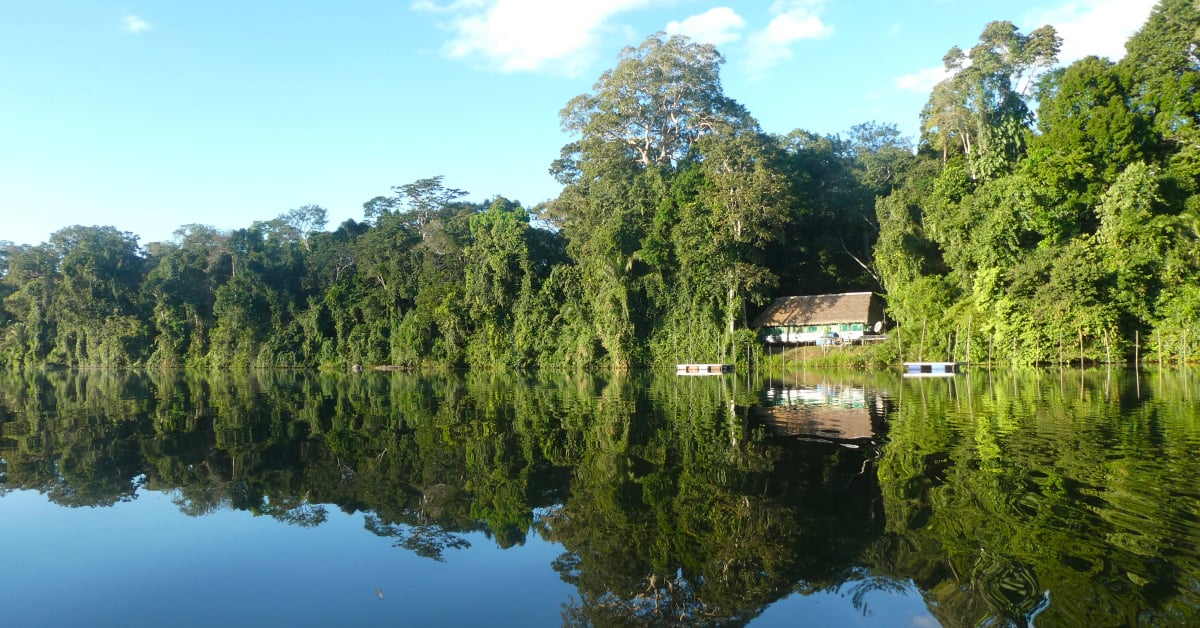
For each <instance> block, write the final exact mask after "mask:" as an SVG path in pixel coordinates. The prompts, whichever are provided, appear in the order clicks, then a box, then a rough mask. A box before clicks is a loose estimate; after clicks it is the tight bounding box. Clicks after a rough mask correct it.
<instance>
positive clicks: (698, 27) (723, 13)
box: [667, 7, 746, 45]
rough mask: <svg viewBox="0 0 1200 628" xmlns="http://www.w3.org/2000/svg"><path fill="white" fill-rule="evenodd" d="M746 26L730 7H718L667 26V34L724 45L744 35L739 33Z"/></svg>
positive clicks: (744, 21)
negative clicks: (677, 34)
mask: <svg viewBox="0 0 1200 628" xmlns="http://www.w3.org/2000/svg"><path fill="white" fill-rule="evenodd" d="M745 26H746V20H744V19H742V16H740V15H738V14H737V12H736V11H734V10H733V9H731V8H729V7H716V8H713V9H709V10H708V11H706V12H704V13H701V14H700V15H693V16H691V17H689V18H687V19H686V20H684V21H682V22H671V23H669V24H667V33H668V34H671V35H674V34H676V33H679V34H681V35H687V36H688V37H690V38H692V39H694V40H696V41H698V42H701V43H705V44H714V45H719V44H724V43H727V42H731V41H737V40H739V39H741V38H742V34H741V33H739V32H737V31H739V30H741V29H742V28H743V27H745Z"/></svg>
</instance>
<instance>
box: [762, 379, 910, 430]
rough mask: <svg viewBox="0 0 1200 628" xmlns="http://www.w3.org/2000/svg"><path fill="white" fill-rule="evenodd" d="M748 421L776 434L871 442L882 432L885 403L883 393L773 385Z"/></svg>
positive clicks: (851, 388)
mask: <svg viewBox="0 0 1200 628" xmlns="http://www.w3.org/2000/svg"><path fill="white" fill-rule="evenodd" d="M762 402H763V405H760V406H756V407H753V408H750V418H751V419H752V420H755V421H758V422H761V423H763V424H765V425H767V426H769V427H770V428H771V429H772V430H773V431H774V432H775V433H777V434H781V435H785V436H801V437H808V438H819V439H825V440H831V441H855V440H871V439H874V438H875V437H876V436H878V435H880V434H881V433H882V432H883V428H884V420H885V418H886V417H887V413H888V400H887V396H886V395H885V394H884V392H883V391H879V390H868V389H866V388H863V387H861V386H848V385H841V384H829V383H819V384H784V383H782V382H772V383H771V386H770V387H769V388H767V390H766V391H764V393H763V395H762Z"/></svg>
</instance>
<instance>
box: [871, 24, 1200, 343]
mask: <svg viewBox="0 0 1200 628" xmlns="http://www.w3.org/2000/svg"><path fill="white" fill-rule="evenodd" d="M1197 26H1200V11H1197V10H1196V8H1195V7H1194V6H1193V4H1192V3H1184V2H1164V3H1162V4H1160V6H1159V7H1158V8H1157V9H1156V10H1155V12H1154V14H1153V15H1152V17H1151V19H1150V20H1149V21H1148V22H1147V24H1146V25H1145V27H1144V28H1143V29H1142V30H1141V31H1140V32H1139V33H1138V34H1136V35H1135V36H1134V37H1133V38H1132V39H1131V40H1130V42H1129V45H1128V47H1129V50H1130V54H1129V55H1128V56H1126V57H1125V59H1123V60H1122V61H1121V62H1119V63H1116V64H1113V63H1110V62H1108V61H1105V60H1102V59H1098V58H1095V57H1089V58H1085V59H1081V60H1079V61H1076V62H1075V63H1073V64H1071V65H1070V66H1068V67H1066V68H1062V69H1059V70H1055V71H1052V72H1049V73H1047V74H1046V75H1045V76H1044V77H1043V78H1042V79H1041V80H1040V83H1039V87H1038V89H1037V97H1038V112H1039V117H1038V119H1037V129H1036V132H1033V131H1032V130H1031V131H1021V133H1020V134H1017V133H1016V130H1015V128H1010V126H1009V125H1010V124H1011V122H1012V121H1013V120H1017V119H1018V118H1019V119H1030V118H1028V105H1027V104H1025V102H1024V101H1023V100H1022V98H1021V97H1022V94H1023V91H1022V90H1020V89H1018V87H1017V85H1018V84H1019V83H1020V81H1017V80H1016V77H1017V76H1019V75H1021V76H1024V77H1025V78H1026V79H1028V78H1030V77H1031V76H1032V75H1033V74H1034V73H1036V71H1037V70H1038V68H1040V67H1041V66H1043V65H1044V63H1045V61H1046V60H1047V59H1052V58H1053V52H1054V50H1055V49H1056V46H1057V43H1056V41H1057V40H1056V38H1054V37H1053V33H1052V31H1049V30H1042V29H1039V30H1038V31H1035V32H1034V33H1032V34H1031V35H1030V36H1029V37H1028V38H1026V37H1024V36H1022V35H1019V34H1017V33H1016V31H1015V30H1013V29H1012V28H1011V24H1007V23H992V24H990V25H989V26H988V28H987V29H986V30H985V32H984V35H983V37H982V38H981V42H980V44H979V46H977V47H976V48H973V49H972V51H971V52H970V53H969V55H968V54H964V53H962V52H961V51H957V49H955V50H952V51H951V54H950V55H948V56H947V59H946V62H947V67H948V68H949V69H952V70H956V72H957V73H956V74H954V75H953V76H952V77H951V78H950V79H947V81H946V82H944V83H943V84H942V85H941V86H939V88H938V90H935V93H934V95H933V96H932V97H931V100H930V107H929V108H928V109H927V112H926V132H927V135H926V138H925V141H926V142H927V146H929V147H936V148H939V149H941V152H942V155H941V160H940V161H941V162H942V163H941V166H940V167H937V166H935V165H933V164H936V163H937V161H938V157H937V156H935V155H933V154H930V153H929V152H927V153H925V154H923V155H921V156H919V157H918V159H923V160H926V165H924V166H918V167H916V168H914V169H913V170H912V173H913V176H911V177H909V178H907V179H905V180H902V182H901V184H900V186H899V187H897V188H895V189H894V190H893V191H892V194H891V195H890V196H889V197H887V198H881V199H880V200H879V201H878V202H877V203H876V211H877V214H878V216H879V222H880V227H881V232H880V236H879V240H878V244H877V246H876V250H875V253H876V263H877V265H878V268H879V270H880V275H881V278H882V280H883V284H884V286H885V287H886V289H887V291H888V298H889V304H890V310H891V313H892V315H893V317H894V318H895V319H896V320H897V321H898V322H899V323H900V325H901V328H902V329H903V330H905V331H902V332H901V333H902V334H903V339H904V341H905V343H906V344H910V345H911V343H912V342H913V341H914V337H913V336H914V331H913V330H915V329H924V330H926V332H927V333H926V334H922V335H923V336H927V335H928V332H930V331H931V330H932V333H933V340H932V344H931V345H929V343H928V342H925V343H922V341H920V340H917V342H918V343H919V344H925V345H928V346H931V347H932V348H933V349H934V350H936V351H938V352H939V353H943V354H945V355H951V354H956V355H964V352H956V351H955V350H954V347H955V345H958V346H961V345H962V344H963V343H962V342H961V340H962V339H966V340H967V341H968V342H971V341H974V342H972V343H971V344H972V346H973V350H972V351H971V353H970V358H971V359H973V360H979V359H982V358H983V357H984V355H983V354H981V353H980V350H979V348H980V347H986V359H989V360H991V359H997V360H1005V361H1014V362H1019V363H1046V362H1064V361H1071V360H1074V361H1076V362H1080V361H1082V362H1091V361H1104V362H1116V361H1121V360H1125V359H1128V358H1132V357H1134V355H1135V354H1136V355H1138V356H1139V357H1140V356H1146V355H1148V354H1151V353H1157V354H1158V357H1162V358H1164V359H1189V357H1190V355H1191V348H1190V346H1191V345H1190V343H1189V342H1187V341H1186V340H1185V339H1186V338H1187V337H1189V336H1190V335H1191V332H1190V330H1191V329H1192V328H1194V326H1195V320H1194V316H1193V315H1192V314H1191V313H1190V312H1191V306H1190V305H1187V304H1188V303H1190V302H1191V298H1190V296H1188V295H1190V293H1191V292H1190V286H1191V285H1194V284H1195V283H1196V281H1197V279H1198V278H1200V274H1198V271H1200V265H1197V263H1196V262H1197V254H1196V251H1197V248H1198V244H1200V230H1197V229H1196V226H1197V221H1196V218H1195V217H1196V216H1197V215H1198V214H1197V213H1196V211H1197V206H1198V205H1200V201H1198V200H1197V199H1200V196H1197V192H1200V189H1197V184H1196V181H1198V180H1200V178H1198V177H1200V169H1198V168H1197V167H1196V160H1195V159H1194V158H1193V157H1192V156H1191V154H1192V152H1194V148H1193V145H1194V143H1193V142H1192V141H1191V140H1190V139H1187V138H1190V137H1191V134H1192V130H1191V129H1192V128H1193V127H1194V126H1195V123H1194V120H1195V119H1196V116H1195V115H1194V111H1193V108H1191V105H1187V104H1186V102H1190V101H1188V99H1189V98H1190V96H1188V94H1191V93H1192V91H1194V90H1193V89H1192V86H1193V85H1194V84H1197V85H1200V83H1197V82H1196V81H1197V80H1198V78H1197V77H1200V74H1198V72H1200V65H1197V64H1196V63H1195V57H1194V39H1195V33H1196V32H1197V31H1196V28H1197ZM1014 38H1015V39H1014ZM968 60H969V61H970V63H969V64H968V63H967V61H968ZM1025 82H1028V81H1027V80H1026V81H1025ZM1004 111H1008V112H1009V113H1004ZM1010 114H1011V115H1010ZM1014 116H1015V117H1014ZM998 137H1009V138H1016V137H1020V139H1021V142H1022V143H1021V144H1020V146H1019V147H1018V148H1019V150H1010V148H1011V147H1012V146H1016V145H1015V144H1012V143H1011V142H1009V140H1004V142H1001V144H1002V145H1003V146H1008V147H1009V148H1004V149H1003V150H1002V151H1001V153H1003V154H1002V157H1003V159H1002V160H1001V161H1002V162H1003V167H1002V168H1001V167H994V166H995V165H996V164H992V162H991V161H989V160H990V159H992V157H995V156H997V155H999V154H1000V153H996V150H999V149H998V148H997V147H998V146H1000V145H1001V144H996V143H994V142H993V143H992V144H988V142H991V141H992V140H993V139H995V138H998ZM949 140H955V141H957V142H958V144H960V145H961V150H960V151H958V152H957V154H956V151H951V150H950V146H951V145H952V144H953V143H952V142H949ZM1005 142H1008V143H1005ZM996 163H997V164H999V163H1001V162H996ZM968 323H970V326H971V328H972V331H971V332H970V333H966V332H965V329H966V326H967V325H968ZM956 338H959V339H960V340H959V341H958V342H956V341H955V339H956ZM1163 338H1169V340H1162V339H1163ZM920 352H921V351H920V349H918V353H920Z"/></svg>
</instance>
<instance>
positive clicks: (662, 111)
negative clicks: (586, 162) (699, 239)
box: [560, 33, 750, 167]
mask: <svg viewBox="0 0 1200 628" xmlns="http://www.w3.org/2000/svg"><path fill="white" fill-rule="evenodd" d="M724 61H725V59H724V57H722V56H721V54H720V53H719V52H717V49H716V48H715V47H713V46H712V45H711V44H698V43H694V42H691V41H690V40H688V38H686V37H684V36H682V35H672V36H670V37H666V35H665V34H664V33H655V34H654V35H651V36H649V37H647V38H646V40H645V41H644V42H642V44H641V45H639V46H638V47H637V48H632V47H627V48H625V49H624V50H622V51H621V54H620V56H619V57H618V62H617V66H616V67H615V68H613V69H611V70H606V71H605V72H604V73H603V74H601V75H600V80H599V81H597V82H596V84H595V85H594V86H593V93H591V94H581V95H579V96H576V97H575V98H572V99H571V101H570V102H568V103H567V106H566V107H564V108H563V110H562V113H561V114H560V115H561V117H562V126H563V130H564V131H568V132H570V133H577V134H579V135H580V138H581V139H580V142H579V143H578V144H569V145H568V148H567V152H568V153H569V152H571V151H573V150H575V149H578V150H580V151H582V152H583V154H584V155H587V154H589V153H592V154H596V153H599V152H600V150H601V147H602V146H606V145H616V146H619V147H620V148H621V149H622V150H623V151H624V152H625V153H626V154H628V155H630V156H631V157H633V159H634V160H635V161H636V162H637V163H638V164H640V165H642V166H643V167H650V166H674V165H676V164H678V163H679V161H680V160H681V159H683V157H684V156H686V155H687V154H688V151H689V150H690V149H691V146H692V144H693V143H694V142H695V141H696V140H697V139H699V138H700V137H702V136H704V135H706V134H709V133H713V132H715V131H716V130H718V129H719V128H721V127H722V126H725V125H730V124H734V125H741V124H745V123H747V122H748V121H749V119H750V118H749V114H747V113H746V110H745V109H744V108H743V107H742V106H741V105H739V104H738V103H737V102H735V101H733V100H732V99H730V98H727V97H726V96H725V92H724V90H723V89H722V87H721V78H720V67H721V64H722V63H724Z"/></svg>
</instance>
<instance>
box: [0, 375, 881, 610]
mask: <svg viewBox="0 0 1200 628" xmlns="http://www.w3.org/2000/svg"><path fill="white" fill-rule="evenodd" d="M7 377H8V378H7V379H5V380H3V382H2V383H0V408H3V410H2V411H3V412H4V414H0V416H2V417H4V419H3V422H2V423H0V430H3V431H2V432H0V433H2V434H4V436H5V440H4V444H3V445H0V447H2V449H0V451H2V452H3V455H2V457H3V459H4V460H5V461H6V468H7V470H6V474H7V477H8V483H7V484H8V485H9V486H15V487H21V488H33V489H37V490H41V491H43V492H47V493H49V494H50V496H51V498H52V499H57V500H59V501H67V500H68V499H70V500H74V501H75V502H78V503H89V504H110V503H113V502H114V501H116V500H118V499H122V498H127V497H129V496H132V495H133V494H134V493H133V491H134V490H135V489H136V488H137V484H135V482H140V483H142V484H143V485H144V486H145V487H146V488H147V489H150V490H161V491H167V492H169V494H170V495H171V498H172V499H173V500H174V502H175V504H176V505H177V506H178V507H179V508H180V510H181V512H184V513H186V514H189V515H194V516H200V515H204V514H207V513H211V512H213V511H215V510H218V509H237V510H243V511H246V512H250V513H252V514H254V515H256V516H269V517H272V518H275V519H277V520H280V521H283V522H286V523H288V524H291V525H301V526H313V525H320V524H321V523H322V522H323V521H324V520H325V519H326V517H327V516H328V511H327V508H329V507H331V506H335V507H338V508H340V509H342V510H343V511H346V512H349V513H356V512H361V513H362V514H363V520H364V525H365V527H366V529H367V530H369V531H370V532H372V533H374V534H377V535H380V536H383V537H386V538H389V539H391V541H392V543H393V544H394V545H395V546H397V547H401V548H405V549H407V550H410V551H413V552H415V553H417V554H419V555H422V556H427V557H430V558H434V559H442V558H444V556H445V555H446V553H447V552H449V551H452V550H454V549H459V548H464V547H467V546H468V545H469V543H468V541H467V539H466V537H465V536H464V534H465V533H468V532H475V531H482V532H484V533H486V534H488V535H489V536H491V538H493V539H494V540H495V542H496V543H497V544H498V545H499V546H501V547H508V546H511V545H515V544H520V543H523V542H524V540H525V536H526V534H527V533H528V531H529V530H530V529H535V530H537V531H538V532H539V533H540V534H542V535H544V536H546V537H547V538H549V539H551V540H556V541H560V542H562V543H563V544H564V547H565V550H566V552H565V553H564V554H563V556H562V557H561V558H560V560H559V561H557V562H556V565H555V566H556V568H558V569H559V571H560V572H561V573H562V575H563V577H564V578H565V579H567V580H568V581H570V582H573V583H575V584H576V585H577V586H578V587H579V602H578V603H576V604H574V605H569V606H568V608H567V609H566V610H565V613H566V616H567V617H568V618H569V619H570V620H571V621H578V622H584V621H594V622H601V623H604V622H610V620H611V622H616V623H626V622H630V621H651V622H653V621H660V620H668V619H671V620H673V621H674V620H678V619H679V618H680V617H684V618H687V619H690V620H692V621H698V622H708V623H728V622H733V623H741V622H744V621H747V620H749V619H750V618H753V617H755V616H756V615H757V614H758V613H759V612H761V610H762V609H763V608H764V607H765V606H766V605H767V604H770V603H771V602H772V601H774V600H776V599H778V598H780V597H782V596H785V595H788V594H790V593H791V592H793V591H796V590H799V591H802V592H804V591H816V590H822V589H823V588H827V587H831V586H837V585H838V584H840V583H841V581H842V580H843V579H844V578H845V576H846V575H847V574H849V573H850V569H851V566H852V565H853V564H854V563H855V556H856V555H857V554H859V553H861V550H862V548H863V547H864V546H866V545H868V543H869V540H870V539H871V538H874V537H875V536H877V535H878V534H879V532H880V530H881V525H882V523H881V521H880V520H879V517H878V513H877V512H875V507H874V505H873V504H874V503H875V502H876V489H875V488H874V485H873V482H872V479H871V477H870V475H869V474H866V475H863V474H862V471H863V468H864V457H863V454H862V453H861V452H852V451H849V450H845V449H841V448H838V447H830V446H827V445H816V446H814V445H806V446H800V445H799V444H797V443H794V442H783V443H780V442H775V441H773V440H772V438H771V437H770V436H769V435H768V434H767V433H766V432H764V431H762V430H750V429H749V428H748V427H747V425H746V423H745V419H744V417H743V416H742V415H741V414H737V413H734V411H733V408H734V405H733V404H731V403H730V400H731V399H735V397H734V396H735V395H742V396H752V395H748V394H747V393H746V392H745V391H742V392H737V391H735V390H733V389H732V388H731V386H730V385H731V382H730V380H728V379H723V380H716V379H714V380H707V381H699V380H691V381H677V380H675V379H652V378H644V377H641V378H634V377H615V378H613V379H610V380H601V379H593V378H578V377H568V376H562V375H555V376H546V377H543V378H542V379H540V380H539V381H538V382H536V385H528V384H526V383H525V382H521V381H515V380H513V379H510V378H506V377H502V376H496V375H481V374H471V375H467V376H464V377H453V376H447V377H435V378H418V377H413V376H410V375H404V374H364V375H360V376H352V377H346V376H326V375H308V374H296V373H261V374H255V375H250V374H240V375H235V374H225V375H214V376H210V377H198V376H194V375H189V374H181V375H176V374H165V373H153V374H149V375H132V374H124V375H119V376H116V375H112V374H105V373H99V372H95V373H93V372H87V373H66V372H59V373H51V374H47V375H38V376H30V377H29V378H24V377H20V376H15V375H10V376H7ZM739 412H740V411H739ZM64 416H73V417H78V418H79V419H80V420H77V421H65V420H61V417H64ZM85 418H86V420H84V419H85ZM85 446H86V447H85ZM85 454H86V455H89V456H90V457H89V458H86V459H85V458H83V456H84V455H85ZM64 459H67V460H68V462H69V464H68V466H66V467H63V461H64ZM85 470H86V471H87V473H89V474H90V475H85V474H84V472H85ZM68 472H69V474H68ZM68 490H69V491H72V492H71V493H70V494H68V493H67V492H66V491H68ZM535 511H536V512H539V513H540V514H539V516H538V518H537V521H536V522H535V519H534V512H535ZM826 537H832V538H835V539H837V540H836V541H834V542H833V543H832V544H831V543H830V542H829V541H828V540H827V538H826ZM571 618H573V619H571ZM611 622H610V623H611Z"/></svg>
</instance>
